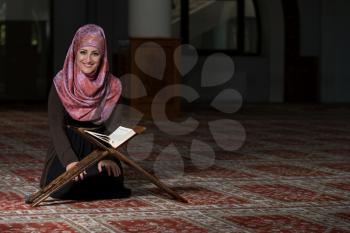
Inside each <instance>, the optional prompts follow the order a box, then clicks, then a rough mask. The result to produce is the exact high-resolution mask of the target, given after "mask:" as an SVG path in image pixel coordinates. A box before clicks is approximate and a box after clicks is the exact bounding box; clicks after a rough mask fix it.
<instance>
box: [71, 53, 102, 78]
mask: <svg viewBox="0 0 350 233" xmlns="http://www.w3.org/2000/svg"><path fill="white" fill-rule="evenodd" d="M75 61H76V63H77V67H78V68H79V69H80V70H81V71H82V72H83V73H84V74H86V75H94V74H95V72H96V71H97V68H98V66H99V64H100V61H101V54H100V51H99V50H98V49H97V48H95V47H92V46H87V47H83V48H81V49H79V51H78V53H77V55H76V59H75Z"/></svg>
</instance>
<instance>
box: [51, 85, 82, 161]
mask: <svg viewBox="0 0 350 233" xmlns="http://www.w3.org/2000/svg"><path fill="white" fill-rule="evenodd" d="M64 113H65V110H64V107H63V105H62V103H61V100H60V99H59V97H58V94H57V92H56V88H55V86H54V85H52V87H51V90H50V95H49V101H48V117H49V132H50V136H51V139H52V142H53V145H54V148H55V151H56V153H57V156H58V159H59V160H60V162H61V163H62V165H63V166H64V167H66V166H67V165H68V164H70V163H71V162H75V161H78V157H77V156H76V154H75V153H74V151H73V149H72V147H71V144H70V141H69V139H68V136H67V134H66V125H65V122H64Z"/></svg>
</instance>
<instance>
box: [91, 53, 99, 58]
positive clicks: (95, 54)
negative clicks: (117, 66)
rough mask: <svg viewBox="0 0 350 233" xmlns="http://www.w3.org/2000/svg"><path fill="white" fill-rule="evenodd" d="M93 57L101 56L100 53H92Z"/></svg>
mask: <svg viewBox="0 0 350 233" xmlns="http://www.w3.org/2000/svg"><path fill="white" fill-rule="evenodd" d="M92 55H94V56H95V57H98V56H100V54H99V53H92Z"/></svg>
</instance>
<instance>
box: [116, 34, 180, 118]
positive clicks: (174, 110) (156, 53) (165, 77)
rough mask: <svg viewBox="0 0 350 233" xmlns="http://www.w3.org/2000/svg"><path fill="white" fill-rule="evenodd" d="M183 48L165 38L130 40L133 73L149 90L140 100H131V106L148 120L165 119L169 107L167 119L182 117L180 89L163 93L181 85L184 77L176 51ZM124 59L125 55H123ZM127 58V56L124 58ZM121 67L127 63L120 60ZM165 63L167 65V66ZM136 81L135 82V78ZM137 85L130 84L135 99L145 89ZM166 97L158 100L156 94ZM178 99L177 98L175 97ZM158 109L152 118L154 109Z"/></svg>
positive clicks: (177, 41)
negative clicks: (171, 86) (180, 73)
mask: <svg viewBox="0 0 350 233" xmlns="http://www.w3.org/2000/svg"><path fill="white" fill-rule="evenodd" d="M179 45H180V41H179V40H178V39H173V38H171V39H165V38H151V39H150V38H132V39H130V50H129V52H130V56H129V58H128V59H129V61H130V68H129V69H130V71H129V72H125V73H132V74H134V75H135V76H137V77H138V78H139V80H140V81H141V83H142V84H143V86H144V87H145V89H146V92H147V95H146V96H144V97H140V98H137V99H131V100H130V105H131V106H132V107H134V108H136V109H138V110H139V111H141V112H142V113H143V114H144V116H145V117H146V118H153V119H159V118H162V112H163V109H164V106H165V108H166V109H165V112H166V116H167V118H169V119H175V118H177V117H179V116H180V114H181V110H180V108H181V107H180V102H181V99H180V98H179V94H180V90H179V88H178V87H174V88H171V89H170V90H168V91H167V92H163V91H162V90H163V89H164V88H166V87H168V88H169V85H173V84H180V75H179V72H178V70H177V68H176V66H175V59H179V58H178V57H174V51H175V49H176V48H177V47H178V46H179ZM121 56H123V55H121ZM124 59H125V56H124ZM118 63H119V64H124V65H125V62H123V61H120V59H119V62H118ZM163 64H164V65H163ZM132 80H133V79H132ZM138 87H139V86H138V85H136V83H135V82H133V81H131V82H130V87H129V88H128V90H130V92H131V93H130V95H131V96H138V95H139V93H142V89H143V88H141V87H140V88H138ZM161 93H162V95H161V96H160V98H157V99H156V100H155V96H156V95H158V96H159V95H160V94H161ZM171 97H175V98H171ZM152 105H153V107H154V109H155V110H156V111H155V112H153V113H154V114H153V115H152V112H151V107H152Z"/></svg>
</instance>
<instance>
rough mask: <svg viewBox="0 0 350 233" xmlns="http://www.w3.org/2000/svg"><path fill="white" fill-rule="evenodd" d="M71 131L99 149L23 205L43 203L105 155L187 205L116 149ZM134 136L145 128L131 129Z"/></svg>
mask: <svg viewBox="0 0 350 233" xmlns="http://www.w3.org/2000/svg"><path fill="white" fill-rule="evenodd" d="M68 127H70V128H71V129H73V130H74V131H75V132H77V133H78V134H79V135H81V136H82V137H84V138H85V139H86V140H88V141H89V142H91V143H93V144H95V145H97V146H98V147H99V149H96V150H94V151H92V152H91V153H90V154H89V155H87V156H86V157H85V158H84V159H82V160H81V161H79V163H78V164H77V165H76V166H75V167H73V168H72V169H70V170H68V171H66V172H64V173H63V174H61V175H60V176H58V177H57V178H56V179H54V180H53V181H52V182H51V183H49V184H48V185H47V186H45V187H44V188H42V189H41V190H39V191H37V192H36V193H34V194H32V195H30V196H26V197H25V203H27V204H31V206H32V207H35V206H38V205H39V204H40V203H41V202H42V201H44V200H45V199H46V198H47V197H48V196H49V195H50V194H52V193H53V192H55V191H57V190H59V189H60V188H62V187H63V186H64V185H66V184H67V183H69V182H71V181H72V180H73V179H74V177H76V176H78V175H79V174H80V173H81V172H83V171H84V170H86V169H87V168H89V167H90V166H92V165H94V164H95V163H97V162H98V161H100V160H101V159H103V158H104V157H105V156H107V155H113V156H115V157H116V158H117V159H119V160H120V161H123V162H124V163H126V164H127V165H128V166H130V167H132V168H134V169H136V170H137V171H139V172H141V173H142V174H143V175H144V176H145V177H147V178H148V179H149V180H150V181H151V182H152V183H153V184H155V185H156V186H158V187H159V188H160V189H161V190H163V191H165V192H166V193H168V194H169V195H170V196H172V197H173V198H174V199H176V200H178V201H181V202H184V203H188V201H187V200H186V199H185V198H183V197H182V196H180V195H179V194H178V193H176V192H175V191H173V190H172V189H170V188H169V187H168V186H166V185H165V184H164V183H162V182H161V181H160V180H159V179H157V178H156V177H155V176H153V175H151V174H150V173H148V172H147V171H145V170H144V169H143V168H142V167H141V166H140V165H138V164H137V163H135V162H134V161H132V160H131V159H129V158H128V157H127V156H125V155H124V154H122V153H121V152H119V151H118V150H117V148H112V147H108V146H106V145H105V144H103V143H101V142H100V141H98V140H97V139H95V138H94V137H92V136H90V135H89V134H86V133H85V132H84V129H83V128H77V127H72V126H68ZM133 130H134V131H135V132H136V134H140V133H142V132H143V131H144V130H145V128H144V127H142V126H136V127H135V128H134V129H133Z"/></svg>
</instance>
